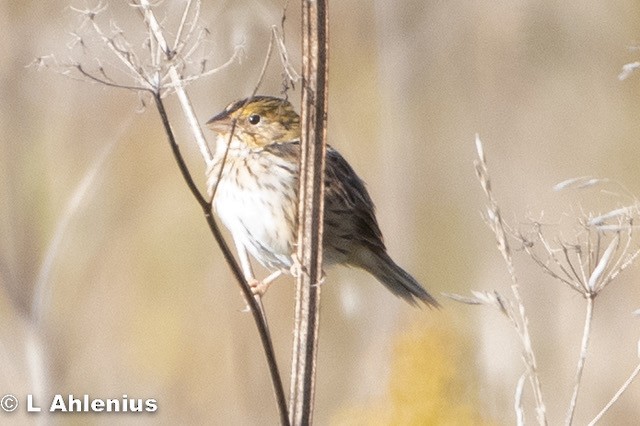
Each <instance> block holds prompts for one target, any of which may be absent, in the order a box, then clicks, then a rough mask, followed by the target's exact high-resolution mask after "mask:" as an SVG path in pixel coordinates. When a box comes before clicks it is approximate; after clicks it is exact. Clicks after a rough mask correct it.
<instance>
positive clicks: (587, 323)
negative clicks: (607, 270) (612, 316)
mask: <svg viewBox="0 0 640 426" xmlns="http://www.w3.org/2000/svg"><path fill="white" fill-rule="evenodd" d="M595 296H596V295H595V294H594V293H589V294H588V295H587V297H586V299H587V313H586V315H585V319H584V329H583V331H582V343H581V344H580V356H579V357H578V366H577V368H576V379H575V384H574V386H573V395H572V396H571V402H570V403H569V411H568V412H567V417H566V420H565V425H567V426H568V425H571V424H572V423H573V416H574V415H575V411H576V405H577V403H578V392H579V391H580V384H581V383H582V372H583V371H584V364H585V362H586V360H587V350H588V348H589V337H590V336H591V323H592V322H593V303H594V300H595Z"/></svg>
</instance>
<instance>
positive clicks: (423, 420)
mask: <svg viewBox="0 0 640 426" xmlns="http://www.w3.org/2000/svg"><path fill="white" fill-rule="evenodd" d="M465 348H468V344H467V343H466V342H465V339H464V337H463V336H462V335H461V334H460V333H459V332H458V331H456V330H454V329H452V328H447V327H443V326H429V327H427V328H421V327H414V328H413V329H411V330H410V331H408V332H406V333H404V334H402V335H400V337H399V338H398V339H397V341H396V343H395V348H394V351H393V357H392V360H391V362H392V366H391V373H390V374H391V376H390V378H389V385H388V390H387V392H386V394H387V395H386V396H385V397H384V398H382V399H380V400H374V401H372V402H369V403H365V404H362V405H360V406H357V407H352V408H350V409H347V410H344V411H342V412H341V413H339V414H338V415H337V416H336V417H335V418H334V421H333V422H332V423H333V424H335V425H341V426H343V425H368V426H370V425H490V424H493V423H492V422H490V421H488V420H486V419H484V418H483V416H482V415H481V411H480V407H479V405H478V403H477V402H478V397H477V392H478V390H477V386H476V384H477V380H476V378H475V377H473V374H474V373H473V371H474V369H473V368H469V365H473V364H472V362H471V356H472V354H471V352H470V351H469V350H465Z"/></svg>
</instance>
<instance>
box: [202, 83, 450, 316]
mask: <svg viewBox="0 0 640 426" xmlns="http://www.w3.org/2000/svg"><path fill="white" fill-rule="evenodd" d="M206 124H207V127H208V128H209V129H210V130H212V131H213V132H214V133H215V134H216V135H217V136H216V149H215V153H214V155H213V161H212V162H211V164H210V166H209V167H208V168H207V172H206V173H207V189H208V192H209V195H210V196H211V197H213V200H212V207H213V209H214V210H215V211H216V213H217V215H218V217H219V218H220V220H221V221H222V223H223V224H224V225H225V227H226V228H227V229H228V230H229V231H230V233H231V235H232V237H233V239H234V241H235V243H236V245H237V246H238V245H240V246H243V247H244V248H245V249H246V251H248V253H249V254H251V256H252V257H253V258H255V259H256V260H257V261H258V262H259V263H260V264H261V265H262V266H264V267H265V268H267V269H268V270H270V271H272V272H274V273H273V274H272V275H270V276H269V277H277V276H278V275H280V274H282V273H286V272H291V271H293V270H294V268H295V266H296V263H297V261H296V257H295V251H296V244H297V232H298V213H297V210H298V190H299V188H298V182H299V159H300V139H301V127H300V116H299V115H298V114H297V112H296V111H295V109H294V107H293V105H292V104H291V103H290V102H289V101H288V100H287V99H283V98H278V97H274V96H263V95H256V96H252V97H249V98H246V99H240V100H237V101H234V102H232V103H230V104H229V105H228V106H227V107H226V108H225V109H224V110H223V111H222V112H220V113H219V114H217V115H215V116H214V117H212V118H211V119H210V120H209V121H207V123H206ZM324 183H325V198H324V222H323V225H324V231H323V266H329V265H334V264H341V265H348V266H354V267H357V268H360V269H363V270H365V271H367V272H369V273H370V274H371V275H373V276H374V277H375V278H376V279H377V280H378V281H379V282H380V283H382V284H383V285H384V286H385V287H386V288H387V289H388V290H390V291H391V293H393V294H395V295H396V296H399V297H400V298H402V299H404V300H405V301H407V302H409V303H410V304H412V305H419V304H420V303H422V304H424V305H426V306H429V307H439V304H438V302H437V301H436V299H435V298H434V297H433V296H431V295H430V294H429V293H428V292H427V291H426V290H425V289H424V287H422V286H421V285H420V284H419V283H418V281H416V279H415V278H413V277H412V276H411V275H410V274H409V273H408V272H406V271H405V270H404V269H402V268H401V267H400V266H398V265H397V264H396V263H395V262H394V261H393V259H392V258H391V257H390V256H389V254H388V253H387V249H386V246H385V244H384V241H383V236H382V232H381V231H380V227H379V225H378V221H377V219H376V215H375V207H374V204H373V201H372V199H371V197H370V195H369V192H368V191H367V189H366V187H365V183H364V182H363V180H362V179H360V177H359V176H358V175H357V174H356V172H355V171H354V170H353V168H352V167H351V165H349V163H348V162H347V161H346V160H345V159H344V157H343V156H342V155H340V153H339V152H338V151H337V150H335V149H333V148H332V147H331V146H327V150H326V157H325V178H324ZM245 253H246V252H245ZM241 262H242V259H241ZM246 262H247V263H248V260H246ZM298 266H299V265H298ZM267 280H270V279H269V278H267V279H265V280H264V284H265V286H264V288H261V286H260V282H258V281H255V282H253V283H252V287H253V289H254V293H260V294H261V293H263V292H264V291H266V287H267V285H266V281H267Z"/></svg>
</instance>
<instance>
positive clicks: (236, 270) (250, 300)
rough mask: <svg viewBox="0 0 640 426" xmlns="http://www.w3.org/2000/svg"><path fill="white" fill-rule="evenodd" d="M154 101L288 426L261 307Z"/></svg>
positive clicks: (158, 97) (163, 112)
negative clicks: (251, 325) (236, 288)
mask: <svg viewBox="0 0 640 426" xmlns="http://www.w3.org/2000/svg"><path fill="white" fill-rule="evenodd" d="M154 99H155V101H156V102H155V103H156V107H157V108H158V113H159V114H160V118H161V119H162V125H163V126H164V129H165V132H166V134H167V138H168V139H169V144H170V145H171V150H172V152H173V155H174V157H175V160H176V162H177V163H178V167H179V168H180V172H181V173H182V176H183V178H184V180H185V182H186V183H187V186H188V187H189V189H190V190H191V193H192V194H193V196H194V197H195V198H196V200H197V201H198V204H200V207H201V208H202V211H203V213H204V216H205V218H206V220H207V224H208V225H209V229H210V230H211V233H212V234H213V236H214V237H215V239H216V242H217V243H218V245H219V246H220V250H221V251H222V254H223V255H224V258H225V260H226V262H227V264H228V265H229V267H230V268H231V272H232V273H233V275H234V277H235V279H236V281H237V282H238V283H240V289H241V290H242V293H243V294H244V298H245V300H246V302H247V304H248V305H249V308H250V310H251V313H252V315H253V318H254V321H255V323H256V327H257V329H258V334H259V335H260V339H261V340H262V346H263V348H264V351H265V355H266V357H267V364H268V366H269V373H270V374H271V383H272V385H273V389H274V393H275V397H276V402H277V404H278V411H279V414H280V422H281V424H283V425H288V424H289V417H288V412H287V401H286V398H285V395H284V388H283V387H282V379H281V377H280V371H279V370H278V364H277V361H276V356H275V352H274V350H273V343H272V341H271V336H270V335H269V329H268V326H267V322H266V320H265V316H264V311H263V310H262V309H261V305H260V304H259V303H258V301H257V300H256V299H255V298H254V297H253V292H252V291H251V288H250V287H249V284H248V283H247V281H246V280H245V278H244V276H243V273H242V269H241V268H240V266H239V265H238V262H236V260H235V258H234V257H233V253H232V252H231V250H230V249H229V246H228V245H227V243H226V241H225V239H224V237H223V236H222V233H221V232H220V228H219V227H218V225H217V223H216V221H215V219H214V217H213V213H212V212H211V202H210V201H208V200H207V199H206V198H205V197H204V196H203V195H202V193H201V192H200V191H199V190H198V187H197V186H196V184H195V182H194V181H193V178H192V177H191V173H190V172H189V169H188V167H187V165H186V163H185V162H184V158H183V157H182V154H181V153H180V147H179V146H178V144H177V143H176V141H175V137H174V135H173V131H172V130H171V125H170V123H169V118H168V116H167V112H166V110H165V108H164V103H163V101H162V96H161V95H160V94H159V93H154Z"/></svg>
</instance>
